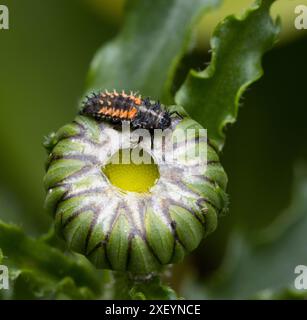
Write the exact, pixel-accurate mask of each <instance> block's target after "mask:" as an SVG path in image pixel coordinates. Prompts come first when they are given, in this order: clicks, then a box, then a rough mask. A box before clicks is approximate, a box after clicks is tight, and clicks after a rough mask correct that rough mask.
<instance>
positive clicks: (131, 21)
mask: <svg viewBox="0 0 307 320" xmlns="http://www.w3.org/2000/svg"><path fill="white" fill-rule="evenodd" d="M219 3H220V0H193V1H187V0H168V1H165V0H147V1H142V0H133V1H129V2H128V8H127V11H128V13H127V16H126V20H125V24H124V27H123V29H122V31H121V33H120V34H119V35H118V36H117V37H116V38H115V39H114V40H113V41H112V42H110V43H108V44H107V45H106V46H104V47H102V49H101V50H100V51H99V52H98V53H97V54H96V56H95V58H94V60H93V62H92V64H91V68H90V72H89V76H88V83H87V88H88V90H93V89H104V88H106V89H117V90H122V89H124V90H128V91H130V90H133V91H139V92H140V93H141V94H142V95H149V96H152V97H153V98H154V99H159V98H164V101H163V102H170V101H172V99H171V97H170V89H171V85H172V80H173V77H174V73H175V70H176V67H177V65H178V62H179V60H180V58H181V57H182V56H183V54H184V53H185V51H186V50H187V47H188V43H189V38H190V34H191V30H192V27H193V26H194V24H195V22H196V21H197V20H198V18H200V17H201V16H202V14H203V13H204V12H207V11H208V10H210V9H212V8H214V7H216V6H217V5H218V4H219Z"/></svg>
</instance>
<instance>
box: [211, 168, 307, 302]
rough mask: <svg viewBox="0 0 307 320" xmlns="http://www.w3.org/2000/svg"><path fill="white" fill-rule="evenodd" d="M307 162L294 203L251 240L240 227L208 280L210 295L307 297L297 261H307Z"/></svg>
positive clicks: (299, 172) (296, 184)
mask: <svg viewBox="0 0 307 320" xmlns="http://www.w3.org/2000/svg"><path fill="white" fill-rule="evenodd" d="M306 234H307V166H306V165H305V166H303V165H299V166H297V167H296V171H295V181H294V188H293V195H292V204H291V205H290V207H289V208H288V209H286V210H285V211H284V212H283V213H282V214H281V215H280V216H279V218H278V219H277V220H276V221H275V222H274V223H273V224H272V225H271V226H269V227H268V228H266V229H265V230H263V231H262V232H260V233H257V235H256V238H254V239H255V240H254V241H252V242H251V241H249V240H248V239H246V237H243V236H242V234H240V233H239V231H237V232H236V233H235V234H234V235H233V237H232V238H231V241H230V244H229V248H228V250H227V254H226V258H225V261H224V264H223V266H222V268H221V269H220V270H217V272H216V277H215V278H214V279H212V281H211V282H210V283H208V282H207V286H206V290H207V293H208V298H226V299H227V298H231V299H246V298H258V299H281V298H283V299H284V298H287V299H288V298H303V297H305V298H307V290H297V289H295V287H294V281H295V278H296V277H297V274H295V273H294V270H295V267H296V266H297V265H307V248H306Z"/></svg>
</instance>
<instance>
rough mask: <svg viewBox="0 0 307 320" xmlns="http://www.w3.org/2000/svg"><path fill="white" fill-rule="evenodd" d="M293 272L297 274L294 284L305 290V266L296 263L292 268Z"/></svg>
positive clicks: (306, 274)
mask: <svg viewBox="0 0 307 320" xmlns="http://www.w3.org/2000/svg"><path fill="white" fill-rule="evenodd" d="M294 273H295V274H298V276H297V277H296V278H295V281H294V286H295V288H296V289H298V290H306V289H307V266H304V265H298V266H296V267H295V269H294Z"/></svg>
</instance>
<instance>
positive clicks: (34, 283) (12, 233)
mask: <svg viewBox="0 0 307 320" xmlns="http://www.w3.org/2000/svg"><path fill="white" fill-rule="evenodd" d="M50 237H51V235H50ZM46 239H47V240H48V237H46ZM46 239H45V238H44V240H46ZM44 240H43V239H34V238H30V237H28V236H26V235H25V234H24V233H23V231H22V230H21V229H19V228H18V227H16V226H13V225H8V224H5V223H3V222H1V221H0V245H1V248H0V250H1V252H2V254H3V258H2V259H1V263H2V264H4V265H7V266H8V268H9V272H10V280H11V282H12V284H11V286H12V287H13V290H11V292H10V297H11V298H73V299H81V298H89V297H91V298H93V297H95V296H96V297H97V296H98V295H100V294H101V284H102V283H103V278H102V276H101V274H100V273H98V272H97V271H96V270H95V269H94V268H93V267H92V266H91V264H90V263H89V262H88V261H87V260H86V259H85V258H83V257H81V256H79V255H74V256H72V255H69V254H64V253H62V252H61V251H60V250H58V249H55V248H52V247H50V246H49V245H48V244H46V243H45V241H44Z"/></svg>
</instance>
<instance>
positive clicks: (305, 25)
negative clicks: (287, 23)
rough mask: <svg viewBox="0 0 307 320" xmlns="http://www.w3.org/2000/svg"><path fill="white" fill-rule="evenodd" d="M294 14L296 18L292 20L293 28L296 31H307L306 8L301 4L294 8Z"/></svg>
mask: <svg viewBox="0 0 307 320" xmlns="http://www.w3.org/2000/svg"><path fill="white" fill-rule="evenodd" d="M294 13H295V14H297V15H298V16H297V17H296V18H295V20H294V26H295V28H296V29H297V30H301V29H307V6H305V5H303V4H301V5H299V6H296V7H295V9H294Z"/></svg>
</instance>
